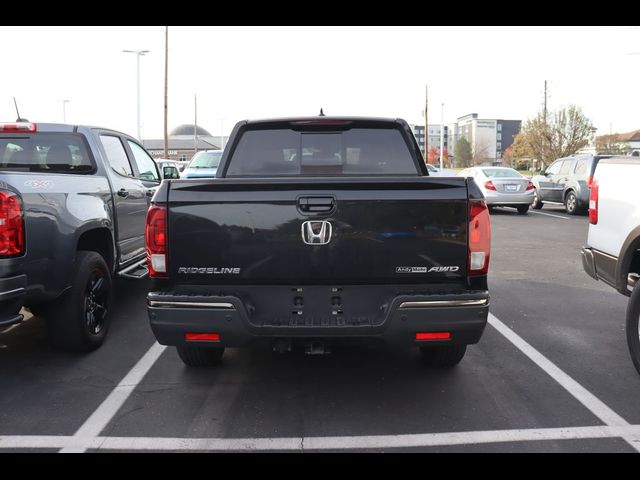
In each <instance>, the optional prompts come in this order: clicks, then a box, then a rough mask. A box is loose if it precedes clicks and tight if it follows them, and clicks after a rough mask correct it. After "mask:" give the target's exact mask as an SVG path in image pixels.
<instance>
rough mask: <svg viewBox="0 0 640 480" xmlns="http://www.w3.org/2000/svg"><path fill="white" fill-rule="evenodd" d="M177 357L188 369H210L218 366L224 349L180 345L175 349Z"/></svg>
mask: <svg viewBox="0 0 640 480" xmlns="http://www.w3.org/2000/svg"><path fill="white" fill-rule="evenodd" d="M176 350H177V351H178V356H179V357H180V359H181V360H182V361H183V363H184V364H185V365H187V366H188V367H211V366H214V365H218V364H220V362H221V361H222V355H223V354H224V347H195V346H191V345H180V346H177V347H176Z"/></svg>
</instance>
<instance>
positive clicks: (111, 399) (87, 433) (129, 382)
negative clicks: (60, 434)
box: [60, 343, 167, 453]
mask: <svg viewBox="0 0 640 480" xmlns="http://www.w3.org/2000/svg"><path fill="white" fill-rule="evenodd" d="M166 348H167V347H165V346H164V345H160V344H159V343H154V344H153V345H152V346H151V348H150V349H149V350H148V351H147V353H145V354H144V356H143V357H142V358H141V359H140V360H139V361H138V363H136V364H135V365H134V366H133V368H132V369H131V370H130V371H129V373H127V375H126V376H125V377H124V378H123V379H122V380H121V381H120V383H119V384H118V385H117V386H116V388H114V389H113V391H112V392H111V393H110V394H109V396H108V397H107V398H106V399H105V400H104V402H102V403H101V404H100V406H99V407H98V408H97V410H96V411H95V412H93V413H92V414H91V416H90V417H89V418H88V419H87V420H86V421H85V422H84V423H83V424H82V426H81V427H80V428H79V429H78V431H77V432H76V433H75V434H74V435H73V436H74V437H75V438H81V439H83V440H86V439H90V438H92V437H93V438H95V437H97V436H98V435H100V432H102V430H103V429H104V427H106V426H107V425H108V424H109V422H110V421H111V419H112V418H113V417H115V416H116V414H117V413H118V410H120V408H121V407H122V405H124V402H126V401H127V398H129V395H131V392H133V390H134V389H135V388H136V387H137V386H138V384H139V383H140V382H141V381H142V379H143V378H144V376H145V375H146V374H147V372H149V370H151V367H153V364H154V363H156V360H158V358H160V355H162V352H164V351H165V349H166ZM85 450H86V448H84V447H83V448H74V447H72V446H71V447H65V448H64V449H63V450H61V451H60V453H82V452H84V451H85Z"/></svg>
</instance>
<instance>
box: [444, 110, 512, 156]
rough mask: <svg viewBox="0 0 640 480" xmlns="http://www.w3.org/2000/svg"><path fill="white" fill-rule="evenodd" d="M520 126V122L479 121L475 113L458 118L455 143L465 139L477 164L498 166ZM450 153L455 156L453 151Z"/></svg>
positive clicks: (500, 120)
mask: <svg viewBox="0 0 640 480" xmlns="http://www.w3.org/2000/svg"><path fill="white" fill-rule="evenodd" d="M521 125H522V121H521V120H502V119H497V120H493V119H481V118H478V114H477V113H470V114H469V115H465V116H463V117H459V118H458V121H457V123H456V134H455V137H456V138H455V141H457V140H458V138H460V137H464V138H466V139H467V141H468V142H469V143H470V144H471V151H472V152H473V155H474V157H476V160H477V162H478V163H485V164H487V163H497V164H499V163H501V162H502V156H503V154H504V151H505V150H506V149H507V148H509V147H510V146H511V145H512V144H513V140H514V138H515V136H516V135H517V134H518V133H519V132H520V127H521ZM453 145H455V142H454V143H453ZM453 150H455V147H454V149H453ZM450 153H451V154H452V155H455V151H451V152H450Z"/></svg>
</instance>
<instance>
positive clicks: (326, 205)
mask: <svg viewBox="0 0 640 480" xmlns="http://www.w3.org/2000/svg"><path fill="white" fill-rule="evenodd" d="M335 205H336V199H335V198H333V197H300V198H299V199H298V209H299V210H300V211H301V212H303V213H322V212H330V211H332V210H333V207H335Z"/></svg>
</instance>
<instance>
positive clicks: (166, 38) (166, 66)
mask: <svg viewBox="0 0 640 480" xmlns="http://www.w3.org/2000/svg"><path fill="white" fill-rule="evenodd" d="M168 89H169V26H166V27H164V158H169V133H168V127H167V113H168V110H167V105H168V103H167V96H168Z"/></svg>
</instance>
